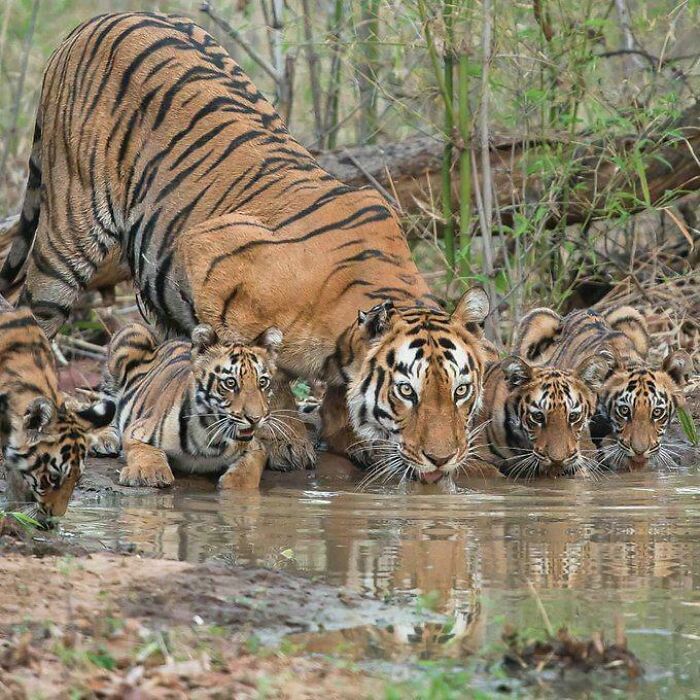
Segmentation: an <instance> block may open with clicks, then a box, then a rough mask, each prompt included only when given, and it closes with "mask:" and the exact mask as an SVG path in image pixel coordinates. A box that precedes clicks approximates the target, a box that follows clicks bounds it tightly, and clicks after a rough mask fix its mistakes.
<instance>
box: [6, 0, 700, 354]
mask: <svg viewBox="0 0 700 700" xmlns="http://www.w3.org/2000/svg"><path fill="white" fill-rule="evenodd" d="M127 9H140V10H147V11H150V10H155V9H158V10H161V11H166V12H180V13H183V14H187V15H189V16H191V17H194V18H195V19H196V20H198V21H199V22H200V23H201V24H202V25H203V26H205V27H206V28H207V29H209V30H210V31H211V32H212V33H213V34H214V36H215V37H216V38H217V39H219V40H220V41H221V42H222V43H223V45H224V46H225V47H226V48H227V49H228V50H229V51H230V52H231V53H232V55H233V56H234V57H235V58H236V59H237V60H238V61H239V62H240V63H241V64H242V65H243V67H244V68H245V69H246V70H247V71H248V72H249V74H250V75H251V77H252V78H253V80H254V81H255V82H256V84H257V85H258V86H259V87H260V88H261V89H262V91H263V92H264V93H265V94H267V95H268V96H269V97H270V98H271V99H273V100H276V101H277V103H278V107H279V109H280V111H281V112H282V113H283V114H284V115H285V116H286V117H287V121H288V123H289V127H290V130H291V131H292V132H293V133H294V135H295V136H297V137H298V138H299V139H300V140H301V141H302V142H303V143H305V144H307V145H308V146H309V147H311V148H314V149H328V148H334V147H338V146H340V147H341V149H342V148H345V147H352V146H354V145H364V146H365V147H367V148H370V149H371V148H373V147H374V144H377V146H380V145H381V144H384V143H388V142H392V143H394V142H400V141H402V140H403V139H407V138H412V137H414V136H416V135H420V134H425V135H429V136H430V137H432V138H433V139H434V143H435V144H437V145H438V150H437V151H435V152H434V153H435V155H437V159H438V161H439V162H438V163H437V164H435V163H434V162H433V164H432V165H429V166H428V167H429V174H430V173H433V172H434V175H435V178H432V176H431V177H427V178H426V177H424V174H425V173H423V174H421V176H420V177H419V179H418V187H417V188H416V187H412V188H410V190H408V191H405V190H404V184H405V183H403V182H402V181H401V178H402V172H401V171H400V170H398V171H397V170H394V169H392V167H391V163H388V164H387V166H388V167H389V171H390V172H389V174H390V177H389V180H388V181H387V182H385V180H382V182H385V184H384V185H382V186H383V188H384V192H385V193H386V194H387V195H388V196H389V197H390V198H392V201H396V202H397V206H398V208H399V212H400V214H401V215H402V216H403V217H404V222H405V230H406V232H407V234H408V235H409V237H410V239H411V240H412V241H414V243H415V245H414V249H415V256H416V259H417V261H418V263H419V265H420V266H421V268H422V269H423V270H424V271H425V272H426V274H427V275H428V278H429V279H430V280H431V283H432V284H433V286H434V288H435V290H436V291H437V292H438V294H440V295H441V296H443V297H444V298H446V299H447V301H448V302H449V300H451V299H453V298H454V297H455V296H456V295H457V294H458V293H459V291H460V289H462V288H463V287H464V286H466V285H468V284H471V283H474V282H478V283H480V284H482V285H483V286H484V287H485V288H486V289H487V291H488V292H489V295H490V296H491V297H492V299H493V300H494V301H498V302H499V308H498V310H497V311H495V312H494V313H493V314H492V316H491V318H490V319H489V325H488V328H487V330H488V331H489V335H491V336H492V337H493V338H494V339H495V340H496V341H497V342H504V343H505V342H507V339H508V336H509V333H510V328H511V326H512V321H513V319H515V318H518V317H519V316H520V315H521V314H522V311H523V309H526V308H528V307H530V306H532V305H533V304H538V305H542V304H549V305H554V306H556V307H558V308H560V309H567V308H569V307H571V306H581V305H585V304H592V303H595V302H598V301H599V300H600V299H601V297H603V296H604V295H606V294H607V295H610V294H614V295H616V298H622V297H624V296H625V295H628V296H629V295H632V296H634V298H635V300H636V301H637V302H638V304H641V305H642V306H644V309H643V310H645V311H647V312H649V313H652V314H654V313H660V312H661V311H662V310H663V318H662V321H663V323H662V324H661V327H660V328H659V329H658V330H659V332H661V333H663V339H664V342H665V343H666V345H667V346H669V345H670V344H671V340H673V341H674V343H675V344H678V343H680V344H681V345H683V344H685V345H686V347H690V348H691V349H694V348H693V347H692V344H693V342H694V341H693V340H692V338H693V337H694V334H695V333H696V332H697V324H696V323H694V322H693V321H692V319H693V318H697V315H698V314H697V308H698V299H697V294H691V295H687V294H686V295H683V294H678V291H679V290H678V285H679V284H685V285H686V286H688V284H689V283H691V282H694V283H697V276H696V269H697V250H698V233H697V229H696V227H695V221H696V218H697V214H696V208H697V207H696V203H695V198H693V197H692V196H691V197H688V196H686V197H685V198H682V196H683V195H684V193H685V192H686V189H688V188H690V189H692V188H694V187H695V185H694V184H693V182H694V181H695V179H697V177H695V178H694V177H693V175H692V172H691V171H692V169H693V168H695V169H696V170H697V169H698V168H697V167H696V166H695V162H694V161H693V149H694V147H695V141H694V140H693V136H692V133H694V132H693V131H692V129H691V130H689V127H692V126H693V125H694V124H696V123H697V116H694V115H692V114H691V115H690V116H689V113H688V110H689V109H690V110H692V107H693V104H694V102H695V99H696V96H697V94H698V81H699V78H700V67H699V66H700V60H699V55H698V52H697V48H696V44H697V42H696V40H695V39H696V26H697V22H698V19H700V14H699V13H700V9H699V7H698V3H695V2H681V3H679V2H675V1H674V0H652V1H651V2H645V3H633V2H630V0H619V1H618V2H610V3H598V2H592V1H591V0H586V1H585V2H572V1H570V0H567V1H565V2H556V3H555V2H552V0H538V1H537V2H533V3H520V4H518V3H495V2H493V0H488V1H486V2H484V1H483V0H482V1H480V2H477V1H476V0H465V1H462V2H455V0H401V1H400V2H390V1H389V0H327V1H324V2H311V1H310V0H294V1H293V2H289V3H280V2H279V1H278V0H261V2H260V3H253V2H249V1H246V0H244V1H243V2H238V3H231V2H216V0H214V1H212V2H208V3H201V2H199V1H195V0H189V1H188V0H180V1H177V0H170V1H166V2H151V1H146V2H144V1H142V0H141V1H139V2H136V0H118V1H109V2H108V1H107V0H97V2H90V3H88V2H86V0H59V1H57V2H52V3H39V2H38V0H12V1H8V2H7V3H5V5H4V8H3V10H2V12H1V14H0V74H1V75H2V77H3V79H2V80H0V158H2V159H3V162H4V163H5V164H6V167H4V168H0V173H1V174H0V216H3V215H6V214H11V213H14V212H16V211H18V208H19V206H20V203H21V196H22V192H23V188H24V182H25V177H26V162H27V158H28V153H29V148H30V144H31V137H32V131H33V121H34V113H35V109H36V104H37V101H38V97H39V90H40V84H41V73H42V71H43V67H44V65H45V63H46V60H47V59H48V56H49V55H50V53H51V51H52V50H53V49H54V48H55V47H56V46H57V44H58V41H59V37H61V36H62V35H65V34H67V33H68V32H69V31H70V30H71V29H72V28H73V27H74V26H75V25H76V24H78V23H79V22H80V21H82V20H84V19H86V18H88V17H90V16H92V15H94V14H96V13H99V12H104V11H118V10H127ZM270 27H272V28H271V29H270ZM686 117H688V119H690V121H689V122H687V120H686V121H684V118H686ZM686 122H687V123H686ZM368 153H370V152H369V151H368V152H366V153H365V152H363V154H362V155H361V157H360V160H359V161H357V162H359V163H360V165H359V166H358V172H360V170H362V169H363V168H364V167H365V166H364V165H363V163H365V162H366V158H367V157H368V156H367V154H368ZM683 154H685V155H683ZM341 155H342V153H341ZM686 156H687V158H688V159H689V163H690V165H689V166H688V167H690V168H691V171H689V174H687V176H683V177H680V179H674V177H672V176H671V175H669V171H670V172H681V171H682V170H683V168H681V167H680V160H679V159H682V158H685V157H686ZM353 158H354V156H353ZM430 162H432V161H430ZM665 165H668V168H669V169H668V170H664V167H665ZM691 166H692V167H691ZM372 172H373V173H374V174H375V175H378V176H379V177H380V179H381V178H382V177H384V176H385V175H386V169H384V170H382V168H379V170H377V171H372ZM373 177H374V176H373ZM375 181H376V180H375ZM370 182H371V181H370ZM679 198H680V199H679ZM694 275H695V276H694ZM696 286H697V284H696ZM659 288H663V289H667V290H668V289H672V290H673V294H674V299H677V300H678V301H679V303H680V305H681V306H680V307H677V306H676V305H669V304H668V303H666V304H662V301H661V300H660V298H659V296H660V295H659V294H658V289H659ZM640 290H641V293H640ZM608 298H609V297H606V298H605V301H606V300H607V299H608ZM666 301H667V300H666Z"/></svg>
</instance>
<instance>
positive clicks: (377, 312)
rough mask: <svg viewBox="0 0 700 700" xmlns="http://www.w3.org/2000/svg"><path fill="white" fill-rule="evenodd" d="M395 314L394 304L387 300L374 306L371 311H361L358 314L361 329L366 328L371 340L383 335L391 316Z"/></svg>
mask: <svg viewBox="0 0 700 700" xmlns="http://www.w3.org/2000/svg"><path fill="white" fill-rule="evenodd" d="M393 313H394V302H393V301H391V299H385V300H384V301H383V302H382V303H381V304H377V305H376V306H373V307H372V308H371V309H370V310H369V311H360V312H358V314H357V322H358V323H359V325H360V328H364V330H365V333H366V334H367V337H368V338H369V339H370V340H371V339H373V338H377V337H378V336H380V335H382V334H383V333H384V332H385V331H386V329H387V328H389V322H390V320H391V316H392V314H393Z"/></svg>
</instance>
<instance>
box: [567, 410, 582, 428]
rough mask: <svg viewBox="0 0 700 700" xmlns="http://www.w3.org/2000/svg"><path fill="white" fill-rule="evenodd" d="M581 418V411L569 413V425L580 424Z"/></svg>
mask: <svg viewBox="0 0 700 700" xmlns="http://www.w3.org/2000/svg"><path fill="white" fill-rule="evenodd" d="M579 418H581V411H580V410H577V411H571V413H569V423H571V424H572V425H573V424H574V423H578V420H579Z"/></svg>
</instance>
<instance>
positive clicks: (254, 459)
mask: <svg viewBox="0 0 700 700" xmlns="http://www.w3.org/2000/svg"><path fill="white" fill-rule="evenodd" d="M266 462H267V453H266V452H265V450H264V449H263V448H262V447H260V446H259V443H258V444H257V446H256V449H253V450H251V451H249V452H247V453H246V454H244V455H243V457H241V459H239V460H238V461H237V462H236V464H234V465H233V466H232V467H231V468H230V469H229V470H228V471H227V472H226V473H225V474H223V475H222V477H221V478H220V479H219V488H220V489H222V490H228V489H237V490H239V491H244V490H250V489H257V488H259V487H260V478H261V477H262V473H263V469H265V463H266Z"/></svg>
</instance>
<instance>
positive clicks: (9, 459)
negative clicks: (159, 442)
mask: <svg viewBox="0 0 700 700" xmlns="http://www.w3.org/2000/svg"><path fill="white" fill-rule="evenodd" d="M113 416H114V403H113V402H112V401H110V400H101V401H99V402H97V403H96V404H94V405H92V406H89V407H87V408H83V409H80V410H78V409H75V408H74V407H73V406H72V405H71V402H70V401H69V400H67V398H66V397H65V396H64V395H63V394H62V393H61V392H60V391H59V389H58V377H57V374H56V366H55V361H54V356H53V353H52V352H51V347H50V346H49V342H48V340H47V339H46V336H45V335H44V333H43V331H42V330H41V328H39V326H38V324H37V322H36V321H35V319H34V317H33V316H32V314H31V312H30V311H29V310H28V309H25V308H20V309H16V310H15V309H13V308H11V307H9V305H7V303H6V302H5V301H4V300H2V301H1V302H0V443H1V444H2V454H3V461H4V468H5V472H6V475H7V479H8V500H9V501H10V503H17V504H23V505H25V506H27V507H28V508H29V512H30V514H32V515H35V517H36V519H37V520H38V521H39V522H40V523H41V524H42V525H45V526H47V527H48V526H49V525H50V524H51V519H52V518H54V517H60V516H62V515H64V514H65V512H66V509H67V508H68V503H69V501H70V498H71V496H72V494H73V490H74V488H75V485H76V484H77V483H78V480H79V479H80V476H81V475H82V473H83V469H84V467H85V456H86V453H87V450H88V448H89V447H90V444H91V442H92V439H93V438H94V436H95V435H96V431H97V430H98V429H99V428H103V427H104V426H106V425H109V423H110V422H111V420H112V417H113Z"/></svg>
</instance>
